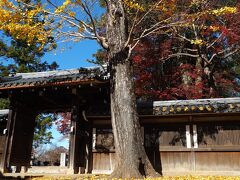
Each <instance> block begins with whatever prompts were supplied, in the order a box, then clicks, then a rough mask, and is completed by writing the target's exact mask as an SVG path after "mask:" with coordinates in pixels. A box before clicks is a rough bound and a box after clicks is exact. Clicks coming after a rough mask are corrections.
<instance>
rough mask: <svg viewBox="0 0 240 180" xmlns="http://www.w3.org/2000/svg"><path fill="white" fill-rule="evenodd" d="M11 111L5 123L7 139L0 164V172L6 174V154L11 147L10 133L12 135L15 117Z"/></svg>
mask: <svg viewBox="0 0 240 180" xmlns="http://www.w3.org/2000/svg"><path fill="white" fill-rule="evenodd" d="M14 113H15V112H14V111H13V110H12V109H10V110H9V113H8V122H7V131H8V132H7V137H6V140H5V144H4V150H3V156H2V159H1V162H0V172H2V173H6V172H8V171H9V162H8V154H9V149H10V146H11V133H13V126H14V123H15V115H14Z"/></svg>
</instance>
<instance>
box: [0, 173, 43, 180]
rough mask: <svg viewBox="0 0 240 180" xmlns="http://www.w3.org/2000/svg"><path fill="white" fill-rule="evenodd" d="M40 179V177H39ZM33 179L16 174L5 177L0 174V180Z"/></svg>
mask: <svg viewBox="0 0 240 180" xmlns="http://www.w3.org/2000/svg"><path fill="white" fill-rule="evenodd" d="M39 177H40V176H39ZM32 178H33V177H31V176H24V175H18V174H14V175H13V176H10V175H7V176H5V175H4V174H2V173H1V172H0V180H5V179H6V180H23V179H25V180H31V179H32Z"/></svg>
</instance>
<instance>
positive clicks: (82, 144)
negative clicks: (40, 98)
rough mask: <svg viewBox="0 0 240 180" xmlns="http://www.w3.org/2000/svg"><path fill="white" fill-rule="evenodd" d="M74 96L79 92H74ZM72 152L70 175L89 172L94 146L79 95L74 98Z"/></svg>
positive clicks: (71, 134) (70, 154)
mask: <svg viewBox="0 0 240 180" xmlns="http://www.w3.org/2000/svg"><path fill="white" fill-rule="evenodd" d="M73 93H74V94H75V93H77V92H73ZM73 99H74V101H73V105H72V111H71V113H72V115H71V117H72V119H71V133H70V150H69V156H70V157H69V174H77V173H81V174H83V173H86V172H89V169H91V168H90V166H89V165H90V164H89V159H91V153H92V151H91V149H92V146H91V145H90V144H89V143H92V142H90V138H91V132H90V128H89V127H90V126H89V122H87V120H86V119H85V117H84V115H83V107H81V106H80V103H79V100H78V97H77V95H75V97H74V98H73Z"/></svg>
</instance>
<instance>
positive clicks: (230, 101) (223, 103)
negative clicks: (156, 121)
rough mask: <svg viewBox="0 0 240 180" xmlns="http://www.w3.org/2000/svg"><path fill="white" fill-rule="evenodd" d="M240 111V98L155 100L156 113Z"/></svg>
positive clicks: (154, 109)
mask: <svg viewBox="0 0 240 180" xmlns="http://www.w3.org/2000/svg"><path fill="white" fill-rule="evenodd" d="M230 112H232V113H234V112H240V98H238V97H237V98H217V99H195V100H176V101H155V102H154V103H153V114H154V115H170V114H189V113H230Z"/></svg>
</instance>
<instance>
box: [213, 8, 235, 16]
mask: <svg viewBox="0 0 240 180" xmlns="http://www.w3.org/2000/svg"><path fill="white" fill-rule="evenodd" d="M236 12H237V8H236V7H228V6H226V7H222V8H220V9H214V10H212V11H211V12H210V14H213V15H215V16H221V15H224V14H233V13H236Z"/></svg>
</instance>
